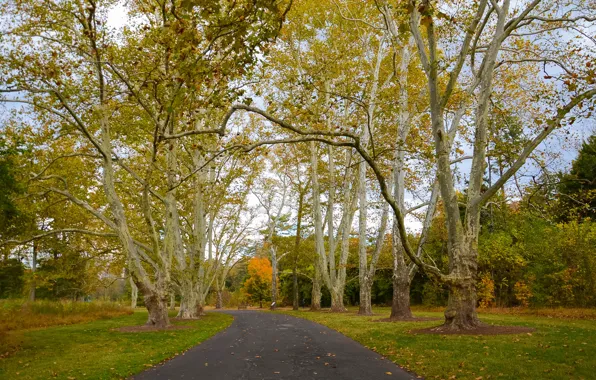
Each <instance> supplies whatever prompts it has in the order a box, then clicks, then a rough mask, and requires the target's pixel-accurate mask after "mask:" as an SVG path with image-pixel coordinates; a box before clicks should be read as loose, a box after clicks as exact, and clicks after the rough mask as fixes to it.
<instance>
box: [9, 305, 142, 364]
mask: <svg viewBox="0 0 596 380" xmlns="http://www.w3.org/2000/svg"><path fill="white" fill-rule="evenodd" d="M126 314H132V310H131V309H130V307H128V306H125V305H122V304H121V303H117V302H103V301H93V302H76V301H48V300H36V301H35V302H27V301H26V300H22V299H15V300H0V334H1V333H3V332H6V331H11V330H23V329H30V328H37V327H48V326H54V325H70V324H74V323H82V322H90V321H94V320H96V319H106V318H113V317H117V316H121V315H126ZM0 353H1V352H0Z"/></svg>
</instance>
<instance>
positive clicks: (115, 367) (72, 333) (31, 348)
mask: <svg viewBox="0 0 596 380" xmlns="http://www.w3.org/2000/svg"><path fill="white" fill-rule="evenodd" d="M146 320H147V312H146V311H137V312H135V313H134V314H132V315H127V316H121V317H116V318H112V319H108V320H99V321H94V322H89V323H82V324H75V325H69V326H59V327H49V328H44V329H37V330H22V331H15V332H12V333H9V335H10V336H11V339H12V340H15V339H18V340H20V341H21V342H20V349H19V350H18V351H16V352H15V353H13V354H11V355H10V356H9V357H7V358H4V359H0V379H49V378H56V379H112V378H125V377H127V376H130V375H131V374H135V373H138V372H141V371H143V370H144V369H146V368H148V367H150V366H152V365H155V364H157V363H160V362H162V361H163V360H165V359H168V358H171V357H173V356H175V355H178V354H182V353H183V352H184V351H185V350H187V349H189V348H190V347H192V346H194V345H196V344H198V343H200V342H202V341H204V340H206V339H208V338H209V337H211V336H213V335H215V334H216V333H217V332H219V331H221V330H223V329H225V328H226V327H227V326H229V325H230V323H232V317H231V316H229V315H226V314H221V313H209V314H207V316H206V317H203V318H201V319H200V320H197V321H185V322H175V324H184V325H189V326H192V327H191V328H189V329H180V330H168V331H159V332H131V333H122V332H118V331H114V329H116V328H119V327H123V326H134V325H142V324H143V323H145V321H146Z"/></svg>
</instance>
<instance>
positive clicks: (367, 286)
mask: <svg viewBox="0 0 596 380" xmlns="http://www.w3.org/2000/svg"><path fill="white" fill-rule="evenodd" d="M372 285H373V282H372V281H371V280H370V278H369V276H362V280H361V281H360V303H359V306H358V314H359V315H372V314H373V312H372V295H371V293H372Z"/></svg>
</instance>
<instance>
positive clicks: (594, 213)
mask: <svg viewBox="0 0 596 380" xmlns="http://www.w3.org/2000/svg"><path fill="white" fill-rule="evenodd" d="M557 190H558V196H559V205H558V206H557V207H558V208H559V210H560V211H561V219H563V220H569V219H574V218H578V219H579V220H581V219H585V218H591V219H592V220H594V219H596V135H592V136H590V137H589V138H588V139H587V141H584V142H583V143H582V146H581V149H580V151H579V155H578V156H577V158H576V159H575V160H573V163H572V164H571V171H570V172H569V173H568V174H560V175H559V185H558V189H557Z"/></svg>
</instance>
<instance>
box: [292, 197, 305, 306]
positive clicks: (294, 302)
mask: <svg viewBox="0 0 596 380" xmlns="http://www.w3.org/2000/svg"><path fill="white" fill-rule="evenodd" d="M298 191H299V194H298V217H297V219H298V221H297V226H296V240H295V241H294V266H293V268H292V290H293V291H292V293H293V294H294V296H293V297H292V298H293V299H292V309H293V310H298V308H299V306H300V305H299V299H298V297H299V296H298V253H299V252H300V251H299V250H300V240H301V239H302V211H303V208H304V207H303V205H304V195H305V191H304V190H303V189H302V187H301V188H300V189H299V190H298Z"/></svg>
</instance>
